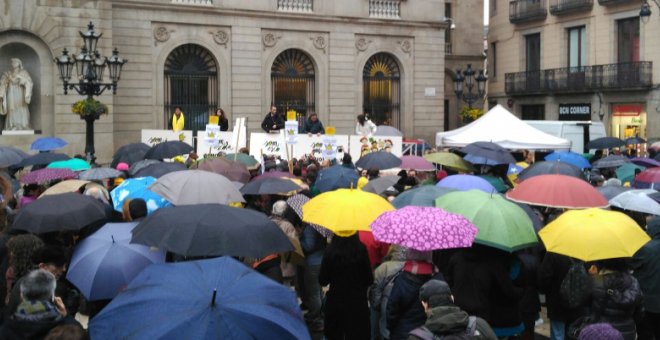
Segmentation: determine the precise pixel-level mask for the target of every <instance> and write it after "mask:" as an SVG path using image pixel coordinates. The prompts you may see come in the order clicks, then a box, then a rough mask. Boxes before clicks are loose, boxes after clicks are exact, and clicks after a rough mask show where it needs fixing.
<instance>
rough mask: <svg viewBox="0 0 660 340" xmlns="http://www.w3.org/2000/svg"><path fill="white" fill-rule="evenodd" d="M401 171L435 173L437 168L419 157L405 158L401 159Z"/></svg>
mask: <svg viewBox="0 0 660 340" xmlns="http://www.w3.org/2000/svg"><path fill="white" fill-rule="evenodd" d="M400 168H401V169H406V170H408V169H412V170H417V171H433V170H435V166H434V165H433V163H431V162H429V161H427V160H426V159H424V158H423V157H419V156H403V157H401V166H400Z"/></svg>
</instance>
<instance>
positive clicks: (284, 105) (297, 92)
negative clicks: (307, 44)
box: [270, 49, 316, 121]
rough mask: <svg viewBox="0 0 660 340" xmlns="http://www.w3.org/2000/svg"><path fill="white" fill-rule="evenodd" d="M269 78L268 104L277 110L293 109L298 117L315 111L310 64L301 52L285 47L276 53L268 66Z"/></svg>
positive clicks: (312, 70)
mask: <svg viewBox="0 0 660 340" xmlns="http://www.w3.org/2000/svg"><path fill="white" fill-rule="evenodd" d="M270 78H271V91H272V93H271V96H272V97H271V98H272V104H273V105H275V106H276V107H277V111H278V112H281V113H283V114H285V113H286V111H288V110H295V111H296V112H297V113H298V120H299V121H301V120H302V119H304V117H306V115H307V114H308V113H312V112H316V87H315V82H316V77H315V71H314V64H313V63H312V60H311V58H310V57H309V56H308V55H307V54H306V53H305V52H303V51H301V50H297V49H288V50H286V51H284V52H282V53H280V55H278V56H277V58H276V59H275V62H273V66H272V67H271V69H270ZM285 118H286V117H285Z"/></svg>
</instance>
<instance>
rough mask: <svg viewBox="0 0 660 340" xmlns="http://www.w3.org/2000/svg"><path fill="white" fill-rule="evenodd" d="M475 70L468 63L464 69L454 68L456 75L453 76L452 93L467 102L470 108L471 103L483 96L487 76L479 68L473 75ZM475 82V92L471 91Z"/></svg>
mask: <svg viewBox="0 0 660 340" xmlns="http://www.w3.org/2000/svg"><path fill="white" fill-rule="evenodd" d="M474 74H475V72H474V70H473V69H472V64H468V65H467V68H466V69H465V71H461V70H460V69H459V70H456V75H455V76H454V79H453V80H454V93H455V94H456V98H458V99H460V100H462V101H464V102H465V103H466V104H468V107H469V108H470V109H472V104H474V103H475V102H477V101H479V99H481V98H483V97H484V94H485V93H486V81H487V80H488V78H486V76H485V75H484V71H483V70H479V74H478V75H477V76H476V77H475V76H474ZM475 81H476V82H477V93H473V92H472V91H473V90H474V82H475ZM463 84H465V87H466V88H467V93H464V91H463Z"/></svg>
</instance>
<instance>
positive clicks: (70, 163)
mask: <svg viewBox="0 0 660 340" xmlns="http://www.w3.org/2000/svg"><path fill="white" fill-rule="evenodd" d="M46 168H49V169H69V170H71V171H82V170H88V169H91V168H92V166H91V165H89V163H87V162H86V161H85V160H82V159H80V158H71V159H68V160H66V161H56V162H52V163H50V164H48V166H47V167H46Z"/></svg>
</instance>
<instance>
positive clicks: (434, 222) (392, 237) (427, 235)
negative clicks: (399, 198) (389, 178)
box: [371, 206, 478, 251]
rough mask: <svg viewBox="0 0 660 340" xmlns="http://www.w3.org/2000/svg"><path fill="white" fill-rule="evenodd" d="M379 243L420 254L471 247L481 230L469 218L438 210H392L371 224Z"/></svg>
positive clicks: (412, 208) (419, 208)
mask: <svg viewBox="0 0 660 340" xmlns="http://www.w3.org/2000/svg"><path fill="white" fill-rule="evenodd" d="M371 231H372V233H373V234H374V238H375V239H376V240H378V241H381V242H385V243H389V244H397V245H400V246H404V247H407V248H411V249H414V250H419V251H429V250H437V249H453V248H469V247H471V246H472V241H474V238H475V237H476V236H477V232H478V229H477V228H476V227H475V226H474V225H473V224H472V223H471V222H470V221H469V220H468V219H466V218H465V217H463V216H461V215H458V214H452V213H448V212H446V211H444V210H442V209H439V208H434V207H415V206H407V207H405V208H402V209H399V210H394V211H388V212H386V213H383V214H382V215H380V216H379V217H378V218H377V219H376V220H375V221H374V222H373V223H371Z"/></svg>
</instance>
